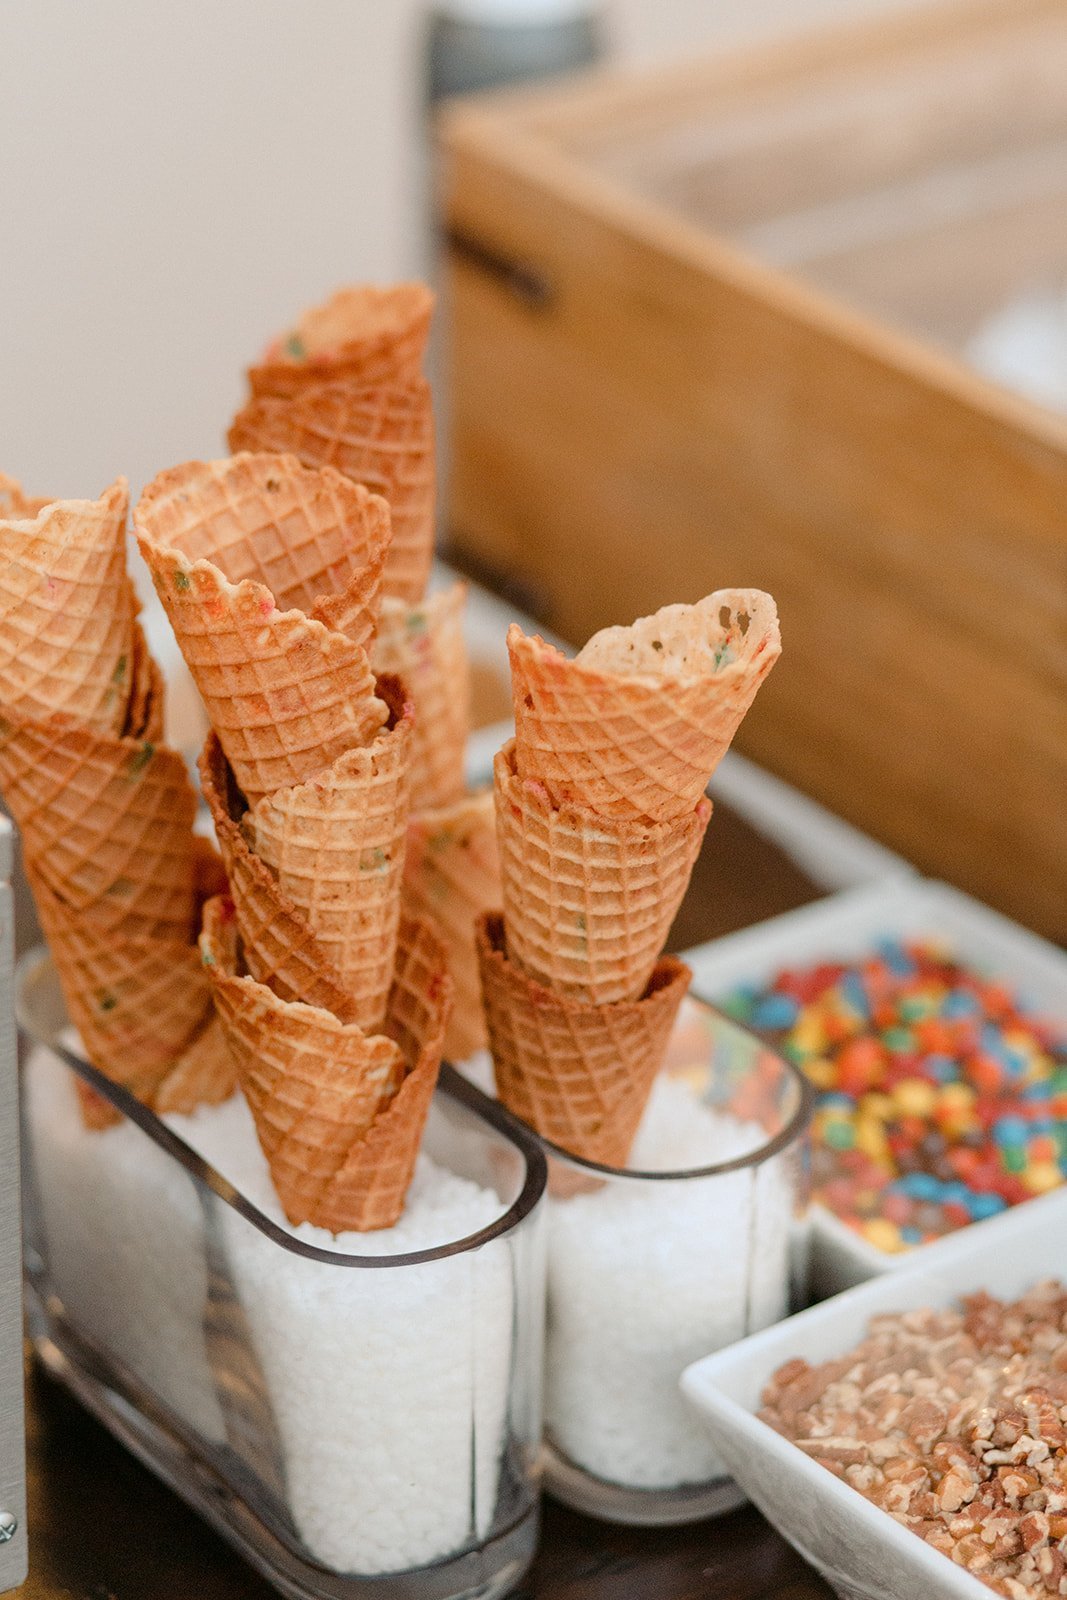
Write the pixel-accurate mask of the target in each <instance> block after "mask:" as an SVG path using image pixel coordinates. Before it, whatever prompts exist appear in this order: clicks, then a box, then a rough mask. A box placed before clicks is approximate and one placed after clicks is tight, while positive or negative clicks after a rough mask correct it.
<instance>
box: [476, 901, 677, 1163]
mask: <svg viewBox="0 0 1067 1600" xmlns="http://www.w3.org/2000/svg"><path fill="white" fill-rule="evenodd" d="M478 959H479V963H480V966H481V975H482V995H483V999H484V1003H485V1020H486V1026H487V1029H488V1032H489V1048H490V1050H491V1052H492V1056H493V1063H494V1066H495V1069H496V1086H497V1093H498V1094H499V1096H500V1098H501V1100H502V1101H503V1102H504V1104H505V1105H506V1106H507V1107H508V1109H509V1110H510V1111H512V1112H514V1114H515V1115H516V1116H517V1117H521V1119H522V1120H523V1122H527V1123H529V1125H530V1126H531V1127H532V1128H535V1129H536V1130H537V1132H538V1133H540V1134H542V1135H543V1136H544V1137H545V1138H546V1139H550V1140H551V1141H552V1142H553V1144H557V1145H559V1146H560V1147H561V1148H562V1149H564V1150H567V1151H568V1152H570V1154H572V1155H576V1156H581V1157H582V1158H583V1159H584V1160H586V1161H598V1162H600V1163H602V1164H603V1165H604V1166H609V1167H622V1166H625V1164H626V1160H627V1158H628V1156H629V1153H630V1146H631V1145H632V1144H633V1141H634V1136H635V1134H636V1132H637V1128H638V1124H639V1123H640V1121H641V1117H642V1114H643V1112H644V1109H645V1105H646V1103H647V1101H648V1096H649V1094H650V1093H651V1090H652V1084H653V1081H654V1079H655V1077H656V1074H657V1072H658V1071H659V1068H660V1065H661V1063H662V1060H663V1055H664V1051H665V1050H666V1048H667V1040H668V1038H669V1037H670V1032H671V1028H672V1027H673V1025H674V1019H675V1016H676V1015H677V1012H678V1007H679V1005H680V1004H681V1002H682V997H683V996H684V994H685V992H686V990H687V989H688V987H689V981H690V978H691V976H692V974H691V973H690V971H689V968H688V967H687V966H685V965H683V963H682V962H681V961H677V960H676V959H675V958H674V957H673V956H664V957H663V958H662V959H661V960H660V961H659V962H657V964H656V966H655V968H654V970H653V973H652V976H651V978H650V979H649V983H648V987H647V989H646V990H645V993H644V994H643V995H642V997H641V998H640V999H639V1000H631V1001H619V1002H617V1003H616V1004H614V1005H586V1004H583V1003H582V1002H580V1001H577V1000H568V999H567V998H566V997H565V996H564V995H558V994H555V993H554V992H553V991H552V990H551V989H546V988H545V987H544V986H543V985H542V984H539V983H537V982H536V981H535V980H534V979H533V978H528V977H527V976H526V974H525V973H523V972H521V971H520V970H519V968H518V967H516V966H515V964H514V963H513V962H512V961H511V960H510V959H509V957H508V954H507V948H506V944H505V937H504V923H503V919H502V918H501V917H500V916H499V914H494V913H489V914H488V915H486V916H485V917H483V918H481V919H480V921H479V923H478Z"/></svg>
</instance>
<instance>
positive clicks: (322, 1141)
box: [201, 898, 451, 1233]
mask: <svg viewBox="0 0 1067 1600" xmlns="http://www.w3.org/2000/svg"><path fill="white" fill-rule="evenodd" d="M201 950H202V952H203V956H204V960H205V962H206V963H207V971H208V972H209V973H210V974H211V980H212V984H213V986H214V991H215V1005H216V1009H217V1011H218V1015H219V1019H220V1021H221V1023H222V1026H223V1029H224V1031H225V1033H226V1037H227V1039H228V1041H229V1044H230V1048H231V1049H232V1051H233V1053H234V1055H235V1057H236V1060H237V1063H238V1073H239V1077H240V1082H241V1086H242V1088H243V1089H244V1092H245V1096H246V1098H247V1100H248V1103H249V1105H250V1107H251V1109H252V1115H253V1117H254V1119H255V1123H256V1130H257V1132H258V1134H259V1139H260V1143H261V1144H262V1146H263V1150H264V1153H265V1154H266V1157H267V1161H268V1163H269V1165H270V1169H271V1176H272V1178H273V1179H274V1185H275V1188H276V1189H277V1191H278V1197H279V1199H280V1200H281V1203H282V1205H283V1207H284V1208H285V1213H286V1215H287V1216H288V1217H289V1220H290V1221H291V1222H293V1223H301V1222H312V1223H314V1224H315V1225H316V1226H318V1227H321V1228H327V1229H329V1230H330V1232H331V1233H343V1232H347V1231H349V1230H351V1229H357V1230H360V1231H368V1230H371V1229H375V1228H387V1227H391V1226H392V1224H393V1223H394V1222H396V1220H397V1218H398V1217H399V1216H400V1214H401V1212H402V1211H403V1208H404V1196H405V1194H406V1193H407V1188H408V1185H409V1183H410V1182H411V1177H412V1173H413V1172H414V1169H415V1160H416V1157H417V1155H418V1150H419V1144H420V1141H421V1138H422V1130H423V1126H424V1124H425V1120H426V1114H427V1111H428V1110H429V1105H430V1099H431V1097H432V1095H433V1090H434V1086H435V1084H436V1082H437V1073H438V1068H439V1066H440V1061H441V1048H442V1043H443V1039H444V1033H445V1026H446V1022H447V1015H448V1008H449V1003H450V989H451V985H450V981H449V978H448V974H447V970H446V958H445V951H444V947H443V945H442V943H441V941H440V939H439V937H438V936H437V935H436V934H435V933H434V932H433V931H432V929H431V928H430V927H429V926H428V925H426V924H414V923H408V922H405V923H403V924H402V925H401V931H400V940H399V944H398V952H397V966H396V978H395V981H394V984H393V989H392V992H391V994H390V998H389V1012H388V1017H387V1020H386V1032H385V1033H383V1034H377V1035H368V1034H366V1033H364V1031H363V1030H362V1029H361V1028H360V1027H358V1025H356V1024H351V1023H350V1024H344V1023H342V1022H340V1021H339V1020H338V1018H337V1017H335V1016H333V1015H331V1013H329V1012H328V1011H324V1010H322V1009H321V1008H318V1007H315V1006H308V1005H303V1004H301V1003H299V1002H285V1001H282V1000H279V998H278V996H277V995H276V994H274V993H273V991H272V990H270V989H267V988H266V987H264V986H263V985H262V984H257V983H256V982H255V981H254V979H252V978H247V977H240V976H239V975H238V969H237V961H238V942H237V925H236V918H235V916H234V911H233V906H232V903H231V902H230V901H228V900H226V899H224V898H220V899H216V900H212V901H210V902H209V903H208V905H207V907H206V908H205V913H204V931H203V934H202V935H201Z"/></svg>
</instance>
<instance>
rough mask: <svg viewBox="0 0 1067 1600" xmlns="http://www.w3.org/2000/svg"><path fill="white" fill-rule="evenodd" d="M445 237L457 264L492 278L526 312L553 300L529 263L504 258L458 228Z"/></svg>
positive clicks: (545, 282)
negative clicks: (456, 259) (519, 302)
mask: <svg viewBox="0 0 1067 1600" xmlns="http://www.w3.org/2000/svg"><path fill="white" fill-rule="evenodd" d="M445 237H446V239H447V241H448V246H449V249H450V250H451V251H452V252H453V253H454V254H455V255H457V256H458V257H459V258H460V260H461V261H464V262H466V263H467V265H468V266H471V267H474V268H475V270H476V271H479V272H484V273H485V274H486V276H487V277H490V278H494V279H495V280H496V282H497V283H499V284H500V285H501V287H502V288H504V289H507V290H508V292H509V293H510V294H512V295H514V296H515V299H516V300H520V301H521V302H522V304H523V305H525V306H527V307H529V308H530V310H533V311H544V310H546V309H547V307H548V306H549V305H550V304H551V303H552V301H553V299H554V298H555V290H554V288H553V286H552V283H551V281H550V280H549V278H548V277H547V276H546V275H545V273H543V272H542V271H541V270H540V268H539V267H535V266H534V265H533V263H532V262H530V261H523V260H520V259H519V258H518V257H516V256H509V255H506V254H505V253H504V252H503V251H501V250H497V249H495V248H494V247H493V246H492V245H488V244H486V243H485V242H484V240H482V239H476V238H475V237H474V235H473V234H471V233H467V232H465V231H464V230H463V229H462V228H449V229H447V231H446V234H445Z"/></svg>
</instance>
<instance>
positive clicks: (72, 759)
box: [0, 717, 197, 944]
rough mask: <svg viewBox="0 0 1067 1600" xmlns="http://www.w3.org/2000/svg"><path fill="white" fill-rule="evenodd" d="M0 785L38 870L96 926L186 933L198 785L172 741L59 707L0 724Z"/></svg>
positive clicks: (146, 935) (191, 925)
mask: <svg viewBox="0 0 1067 1600" xmlns="http://www.w3.org/2000/svg"><path fill="white" fill-rule="evenodd" d="M0 788H2V789H3V793H4V798H5V800H6V802H7V804H8V807H9V808H10V810H11V814H12V815H13V817H14V818H15V820H16V821H17V823H18V825H19V830H20V832H21V835H22V847H23V851H24V854H25V857H26V860H27V861H28V862H29V863H30V864H31V867H32V870H33V872H34V875H35V878H36V880H37V881H38V882H39V883H42V884H44V885H45V886H46V887H47V888H48V889H50V890H51V892H52V894H53V895H55V896H56V897H57V899H59V900H61V901H62V902H63V904H64V905H65V906H66V907H67V909H68V910H69V911H70V912H71V913H72V914H76V913H78V912H86V913H90V914H91V915H92V919H93V925H94V927H95V928H96V929H97V930H98V932H99V933H100V934H101V935H103V934H106V933H108V932H114V933H115V934H117V935H121V936H123V937H132V938H142V939H166V940H172V941H178V942H182V941H184V942H186V943H190V944H191V942H192V939H193V936H194V934H195V932H196V913H197V904H196V860H195V853H194V843H193V831H192V828H193V818H194V817H195V815H196V795H195V793H194V791H193V787H192V785H191V783H190V782H189V778H188V774H187V772H186V769H185V763H184V761H183V760H182V758H181V757H180V756H179V755H178V754H177V752H176V751H174V750H169V749H167V747H166V746H165V745H153V744H152V743H150V742H146V741H143V740H137V739H117V738H114V737H111V736H109V735H106V734H99V733H94V732H93V731H92V730H91V729H89V728H85V727H69V726H64V725H63V719H62V718H56V717H53V718H49V719H48V720H47V721H43V722H24V723H21V724H19V723H11V722H8V723H5V724H3V725H0Z"/></svg>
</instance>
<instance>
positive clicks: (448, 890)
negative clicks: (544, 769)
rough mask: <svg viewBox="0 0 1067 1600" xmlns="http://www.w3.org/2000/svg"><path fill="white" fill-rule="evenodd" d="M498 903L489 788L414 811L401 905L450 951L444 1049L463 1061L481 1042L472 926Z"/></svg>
mask: <svg viewBox="0 0 1067 1600" xmlns="http://www.w3.org/2000/svg"><path fill="white" fill-rule="evenodd" d="M499 904H500V861H499V857H498V854H497V842H496V821H495V816H494V809H493V793H492V790H491V789H484V790H482V791H481V793H479V794H472V795H465V796H464V798H463V799H462V800H457V801H455V802H453V804H452V805H450V806H442V807H439V808H438V809H437V810H436V811H422V812H420V813H419V814H418V815H417V816H414V817H412V819H411V824H410V826H409V828H408V849H407V864H406V866H405V868H404V910H405V912H406V914H407V915H408V916H411V917H424V918H428V919H429V920H430V921H432V922H433V923H434V924H435V925H436V926H437V928H438V930H439V931H440V933H441V936H442V938H443V939H444V941H445V946H446V948H447V950H448V965H449V970H450V972H451V974H452V982H453V986H454V990H455V1000H454V1004H453V1007H452V1017H451V1020H450V1022H449V1024H448V1032H447V1034H446V1035H445V1054H446V1056H448V1057H449V1058H450V1059H451V1060H453V1061H465V1060H466V1059H467V1057H468V1056H471V1055H473V1054H474V1052H475V1050H479V1049H481V1048H482V1047H483V1046H484V1045H485V1043H486V1032H485V1016H484V1014H483V1012H482V987H481V979H480V978H479V975H478V952H477V949H476V947H475V938H474V928H475V923H476V921H477V919H478V918H479V917H480V916H481V914H482V913H483V912H484V911H489V910H491V909H492V908H493V907H495V906H498V905H499Z"/></svg>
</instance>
